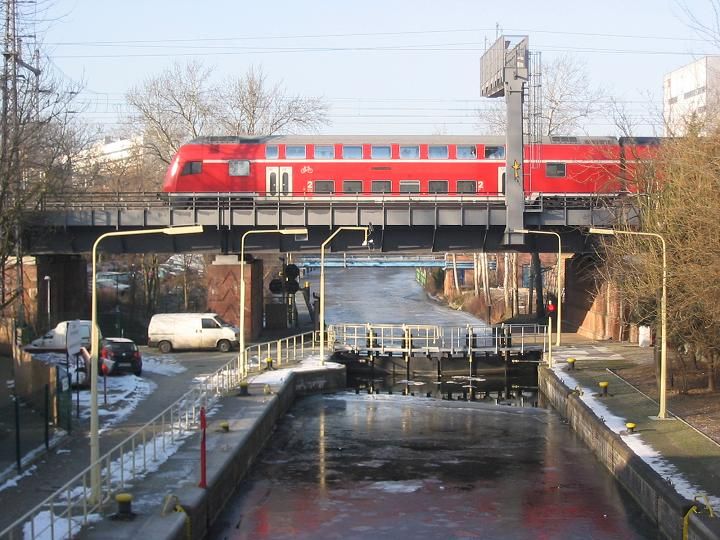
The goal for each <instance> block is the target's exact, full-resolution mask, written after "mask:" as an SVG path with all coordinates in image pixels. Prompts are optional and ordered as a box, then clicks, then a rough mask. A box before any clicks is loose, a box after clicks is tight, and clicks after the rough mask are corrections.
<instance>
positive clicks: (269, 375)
mask: <svg viewBox="0 0 720 540" xmlns="http://www.w3.org/2000/svg"><path fill="white" fill-rule="evenodd" d="M342 367H343V366H342V364H338V363H336V362H327V361H326V362H325V363H324V364H323V363H322V359H321V357H320V355H319V354H314V355H312V356H308V357H307V358H305V359H304V360H302V361H301V362H300V363H299V364H297V365H293V366H291V367H287V368H280V369H271V370H268V371H263V372H262V373H260V374H259V375H255V376H253V377H250V379H249V381H250V382H251V383H260V384H281V383H282V382H283V381H284V380H285V379H286V378H287V377H288V375H290V373H292V372H293V371H314V370H318V369H339V368H342Z"/></svg>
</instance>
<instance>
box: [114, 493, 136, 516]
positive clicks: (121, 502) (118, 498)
mask: <svg viewBox="0 0 720 540" xmlns="http://www.w3.org/2000/svg"><path fill="white" fill-rule="evenodd" d="M132 499H133V498H132V495H130V494H129V493H118V494H117V495H115V502H117V505H118V509H117V514H115V516H114V517H115V518H116V519H132V518H133V517H134V516H135V514H133V511H132Z"/></svg>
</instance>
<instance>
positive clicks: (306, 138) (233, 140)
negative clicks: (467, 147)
mask: <svg viewBox="0 0 720 540" xmlns="http://www.w3.org/2000/svg"><path fill="white" fill-rule="evenodd" d="M542 143H543V144H618V139H617V138H616V137H589V136H580V137H575V136H553V137H543V139H542ZM188 144H494V145H503V144H505V137H503V136H498V135H266V136H212V137H199V138H197V139H193V140H192V141H190V142H189V143H188Z"/></svg>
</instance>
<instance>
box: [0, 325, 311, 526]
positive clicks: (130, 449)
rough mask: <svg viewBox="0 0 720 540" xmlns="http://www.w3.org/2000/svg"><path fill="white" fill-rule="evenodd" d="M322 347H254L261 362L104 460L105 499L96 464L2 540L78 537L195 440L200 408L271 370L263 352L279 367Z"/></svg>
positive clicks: (172, 411) (207, 388)
mask: <svg viewBox="0 0 720 540" xmlns="http://www.w3.org/2000/svg"><path fill="white" fill-rule="evenodd" d="M317 341H318V340H317V336H316V333H315V332H307V333H304V334H298V335H294V336H290V337H287V338H282V339H279V340H274V341H269V342H265V343H259V344H255V345H250V346H248V347H247V348H246V350H245V354H244V355H242V356H243V357H244V358H245V359H246V360H248V359H249V358H250V357H251V356H252V354H253V353H252V351H258V356H257V357H258V362H256V363H247V362H246V363H244V364H242V365H239V364H238V361H237V359H233V360H231V361H230V362H228V363H226V364H224V365H223V366H221V367H220V368H218V369H217V370H215V372H213V373H212V374H210V375H209V376H207V377H206V378H205V379H204V380H203V381H201V382H198V383H196V385H195V386H194V387H193V388H191V389H190V390H188V391H187V392H186V393H185V394H183V395H182V396H181V397H180V398H179V399H177V400H176V401H175V402H174V403H172V404H171V405H169V406H168V407H166V408H165V409H164V410H163V411H162V412H160V413H159V414H157V415H156V416H155V417H154V418H152V419H151V420H149V421H148V422H146V423H145V424H144V425H142V426H141V427H140V428H138V429H136V430H135V431H134V432H133V433H132V434H130V435H129V436H128V437H126V438H125V439H123V440H122V441H121V442H120V443H118V444H116V445H115V446H113V447H112V449H110V450H109V451H108V452H106V453H105V454H104V455H102V456H101V457H100V459H99V460H98V461H99V462H100V470H101V491H102V494H101V496H100V499H99V500H98V501H93V500H91V492H90V487H89V486H90V482H89V478H90V471H91V470H92V468H93V466H94V465H95V464H94V463H93V464H90V465H89V466H88V467H86V468H85V469H83V470H82V471H81V472H80V473H78V474H76V475H75V476H74V477H73V478H72V479H70V480H69V481H68V482H66V483H65V484H63V485H62V486H61V487H60V488H59V489H58V490H57V491H55V493H53V494H52V495H50V496H49V497H47V498H46V499H45V500H43V501H42V502H41V503H40V504H38V505H37V506H36V507H35V508H33V509H31V510H29V511H28V512H26V513H24V514H23V515H22V516H21V517H20V518H18V519H16V520H15V521H14V522H13V523H12V524H11V525H9V526H8V527H6V528H5V530H3V531H2V532H0V538H10V539H13V538H15V537H19V538H26V539H30V540H34V539H35V538H38V537H42V538H44V539H45V538H49V539H50V540H53V539H55V538H68V537H69V536H73V535H74V534H75V533H76V532H77V531H79V529H80V528H81V527H83V526H84V525H86V524H87V523H88V522H89V517H90V515H91V514H94V513H96V512H98V511H100V512H101V511H102V510H103V509H104V508H105V507H106V506H107V504H108V502H109V501H110V499H111V495H112V493H115V492H117V491H118V490H122V489H124V488H125V486H126V485H127V484H128V483H129V482H132V481H133V480H136V479H140V478H143V477H144V476H145V475H146V474H148V473H149V472H152V470H153V469H152V465H154V464H159V463H161V462H162V461H160V462H159V461H158V456H159V455H160V457H162V454H165V453H167V450H168V449H169V447H170V448H171V447H172V445H175V444H177V443H178V442H179V441H181V440H184V439H185V438H186V437H187V436H189V435H190V434H192V432H193V430H195V429H196V428H197V427H198V423H199V411H200V407H202V406H204V407H206V408H207V407H209V406H211V405H212V404H213V403H214V402H215V400H216V399H217V397H218V396H220V395H222V394H224V393H226V392H229V391H231V390H233V389H235V388H237V387H238V386H239V385H240V382H241V381H243V380H244V379H245V378H247V376H248V375H249V374H250V373H251V372H255V371H260V370H261V369H262V368H263V367H265V366H263V364H262V363H261V362H260V361H259V353H260V352H263V353H264V352H266V351H270V353H272V354H273V355H275V358H274V360H275V361H276V362H277V363H276V364H275V365H278V366H283V365H287V364H289V363H291V362H293V361H297V360H298V359H302V357H304V356H305V351H306V349H309V350H311V351H312V350H314V348H315V346H316V343H317ZM253 358H254V357H253ZM114 457H115V459H114V460H113V458H114ZM163 461H164V460H163ZM58 510H59V513H58V514H57V515H56V513H55V512H56V511H58ZM36 519H37V524H36ZM41 524H42V525H41ZM68 531H70V534H68Z"/></svg>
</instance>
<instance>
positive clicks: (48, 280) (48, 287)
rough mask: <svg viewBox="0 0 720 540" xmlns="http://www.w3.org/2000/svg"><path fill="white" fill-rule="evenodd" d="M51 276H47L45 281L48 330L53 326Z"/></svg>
mask: <svg viewBox="0 0 720 540" xmlns="http://www.w3.org/2000/svg"><path fill="white" fill-rule="evenodd" d="M50 279H51V278H50V276H45V277H44V278H43V280H44V281H45V284H46V285H47V323H48V328H49V327H51V326H52V323H51V322H50Z"/></svg>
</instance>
